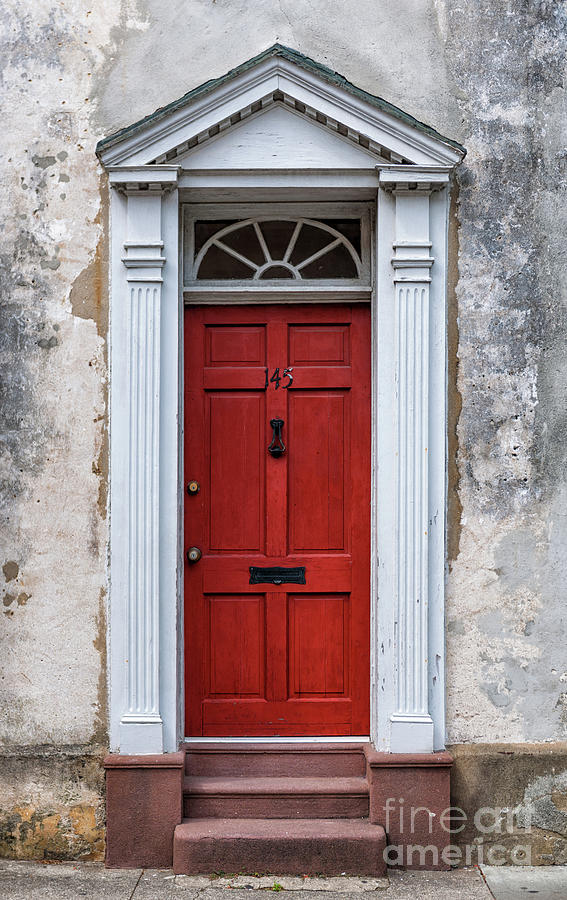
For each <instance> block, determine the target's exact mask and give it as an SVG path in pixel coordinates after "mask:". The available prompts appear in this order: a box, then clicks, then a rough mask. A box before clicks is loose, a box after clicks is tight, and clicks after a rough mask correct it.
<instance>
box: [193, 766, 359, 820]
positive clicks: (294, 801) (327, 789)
mask: <svg viewBox="0 0 567 900" xmlns="http://www.w3.org/2000/svg"><path fill="white" fill-rule="evenodd" d="M183 814H184V815H185V816H187V817H188V818H192V819H205V818H208V817H213V818H226V819H260V818H262V817H264V818H266V819H307V818H317V819H334V818H340V819H358V818H363V817H365V816H368V782H367V781H366V779H365V778H361V777H351V778H306V777H298V778H296V777H294V778H290V777H281V776H280V777H275V776H274V777H271V778H269V777H267V776H264V777H262V776H260V777H256V778H247V777H243V776H240V777H233V778H227V777H225V778H203V777H200V776H192V777H186V778H185V781H184V785H183Z"/></svg>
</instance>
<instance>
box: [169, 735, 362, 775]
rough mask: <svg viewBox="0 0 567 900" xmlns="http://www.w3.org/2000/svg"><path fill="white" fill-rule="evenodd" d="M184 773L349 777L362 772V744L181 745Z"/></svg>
mask: <svg viewBox="0 0 567 900" xmlns="http://www.w3.org/2000/svg"><path fill="white" fill-rule="evenodd" d="M185 751H186V756H185V772H186V774H187V775H199V776H211V777H219V778H220V777H222V776H225V775H228V776H232V775H239V776H240V775H244V776H263V775H274V776H276V775H286V776H298V777H302V776H309V777H318V776H323V777H327V776H329V777H345V778H348V777H351V776H357V775H358V776H363V775H365V774H366V760H365V757H364V744H356V743H355V744H331V743H329V744H286V743H283V742H282V743H281V744H239V743H237V744H228V743H222V744H199V743H192V744H186V745H185Z"/></svg>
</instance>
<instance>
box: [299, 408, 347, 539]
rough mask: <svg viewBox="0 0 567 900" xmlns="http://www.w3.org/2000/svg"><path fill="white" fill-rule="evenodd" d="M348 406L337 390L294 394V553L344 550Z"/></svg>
mask: <svg viewBox="0 0 567 900" xmlns="http://www.w3.org/2000/svg"><path fill="white" fill-rule="evenodd" d="M347 406H348V398H347V397H345V396H344V395H343V394H339V393H336V392H334V391H333V392H332V393H331V392H328V391H327V392H325V393H321V392H311V391H309V392H307V391H297V392H294V393H293V394H291V395H290V398H289V429H290V434H293V436H294V440H293V443H292V444H291V445H290V450H289V466H288V472H289V476H288V478H289V485H288V496H289V513H290V514H289V552H290V553H297V552H299V551H314V550H343V549H344V546H345V541H344V518H345V504H344V500H345V474H347V475H348V454H347V452H346V451H347V449H348V441H347V440H346V439H345V438H346V437H347V436H346V435H345V426H346V425H347V422H345V420H347V421H348V409H345V407H347ZM345 456H347V459H345Z"/></svg>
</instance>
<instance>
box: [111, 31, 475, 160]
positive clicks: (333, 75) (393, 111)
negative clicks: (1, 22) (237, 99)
mask: <svg viewBox="0 0 567 900" xmlns="http://www.w3.org/2000/svg"><path fill="white" fill-rule="evenodd" d="M271 56H281V57H283V58H284V59H287V60H288V61H289V62H293V63H296V65H298V66H300V67H301V68H302V69H306V70H307V71H310V72H315V73H316V74H317V75H319V77H320V78H323V79H324V80H325V81H327V82H329V83H331V84H339V85H340V86H341V87H342V88H344V89H345V90H346V91H348V92H349V93H350V94H353V95H354V96H355V97H360V99H361V100H365V101H366V102H367V103H370V104H371V105H372V106H375V107H376V108H377V109H381V110H382V111H383V112H386V113H389V114H390V115H392V116H395V118H396V119H400V120H401V121H402V122H406V123H407V124H408V125H411V126H412V127H414V128H416V129H417V130H418V131H421V132H423V133H424V134H428V135H429V136H430V137H433V138H436V139H437V140H439V141H442V143H444V144H448V145H449V146H451V147H454V148H455V149H456V150H458V151H459V152H460V153H462V154H463V157H464V156H465V154H466V152H467V151H466V149H465V147H463V146H462V144H459V143H458V141H454V140H452V139H451V138H448V137H445V135H443V134H440V133H439V132H438V131H436V130H435V129H434V128H432V127H431V126H430V125H426V124H425V123H424V122H420V121H419V119H416V118H414V117H413V116H410V115H409V113H406V112H404V111H403V110H402V109H400V108H399V107H397V106H394V104H393V103H388V101H387V100H383V99H382V97H377V96H375V95H374V94H369V93H368V91H365V90H363V89H362V88H359V87H356V85H354V84H352V82H350V81H348V79H346V78H345V77H344V75H341V74H339V72H334V71H333V70H332V69H330V68H329V67H328V66H324V65H323V64H322V63H318V62H315V60H313V59H311V58H310V57H309V56H305V55H304V54H303V53H299V51H298V50H293V49H292V48H291V47H285V46H284V45H283V44H273V45H272V46H271V47H268V49H267V50H263V51H262V52H261V53H259V54H258V55H257V56H253V57H252V58H251V59H249V60H247V62H244V63H241V64H240V65H239V66H236V68H234V69H230V71H229V72H226V74H225V75H221V76H220V78H211V79H210V80H209V81H205V82H204V83H203V84H200V85H199V86H198V87H196V88H193V90H191V91H188V92H187V93H186V94H183V96H182V97H179V99H178V100H174V101H173V102H172V103H168V104H167V106H161V107H160V108H159V109H156V110H155V112H153V113H150V114H149V115H147V116H144V118H143V119H139V120H138V121H137V122H134V123H133V124H132V125H127V126H126V127H125V128H121V129H120V130H119V131H115V132H114V133H113V134H110V135H108V137H105V138H102V139H101V140H100V141H99V142H98V143H97V145H96V153H97V155H100V153H101V152H102V151H103V150H105V149H106V148H107V147H112V146H113V145H114V144H117V143H118V142H119V141H121V140H122V139H123V138H124V137H126V136H127V135H131V134H135V133H136V132H137V131H141V130H142V129H143V128H144V126H145V125H147V124H149V123H150V122H157V121H159V120H160V119H163V118H164V117H165V116H167V115H168V114H169V113H171V112H174V111H175V110H177V109H180V108H181V107H183V106H185V105H186V104H188V103H190V102H191V101H192V100H196V99H197V98H198V97H202V96H204V95H206V94H208V93H210V92H211V91H213V90H214V89H215V88H217V87H220V85H222V84H225V83H226V82H227V81H230V80H231V79H232V78H235V77H236V76H237V75H241V74H242V73H243V72H247V71H248V70H249V69H252V68H253V67H254V66H256V65H258V64H259V63H261V62H264V60H265V59H268V58H269V57H271Z"/></svg>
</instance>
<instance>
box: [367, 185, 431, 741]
mask: <svg viewBox="0 0 567 900" xmlns="http://www.w3.org/2000/svg"><path fill="white" fill-rule="evenodd" d="M400 168H401V167H400ZM414 177H416V173H414V172H409V171H408V169H405V171H395V170H385V171H382V172H381V173H380V181H381V185H382V186H383V187H384V188H385V189H386V190H389V191H391V192H392V194H393V198H394V203H395V212H394V235H395V240H394V241H393V257H392V258H391V266H392V282H393V295H394V296H393V299H394V308H393V310H392V314H393V338H394V346H393V366H394V385H395V400H394V410H393V412H394V416H393V421H394V422H395V425H394V434H393V435H392V438H393V446H394V454H395V460H396V462H395V488H394V492H393V497H392V500H393V501H394V504H395V511H394V521H395V535H394V547H393V550H394V566H393V572H392V589H393V594H394V596H393V600H394V603H393V611H394V621H393V629H392V640H393V647H392V662H393V665H394V697H393V700H394V703H393V710H392V713H391V716H390V750H391V751H392V752H394V753H430V752H433V750H434V744H435V742H434V723H433V719H432V717H431V715H430V710H429V697H428V695H429V633H428V629H429V573H430V568H431V560H430V553H429V531H430V493H429V480H430V479H429V470H430V460H429V446H430V416H429V410H430V397H429V380H430V361H431V355H430V346H429V342H430V283H431V268H432V266H433V265H434V256H433V253H432V242H431V239H430V195H431V191H432V190H435V189H438V188H440V187H443V186H445V185H446V183H447V180H448V176H447V174H446V172H441V173H435V175H432V174H431V173H430V172H425V173H420V174H419V176H417V180H416V181H413V178H414ZM378 439H380V437H379V436H378ZM379 505H380V498H378V506H379ZM378 552H380V548H378Z"/></svg>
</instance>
